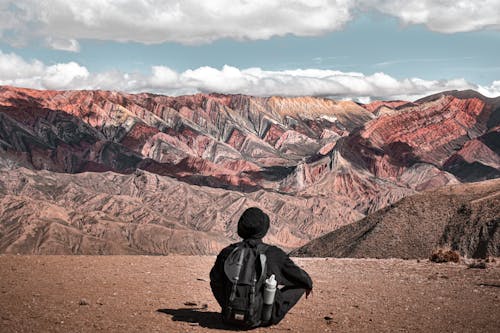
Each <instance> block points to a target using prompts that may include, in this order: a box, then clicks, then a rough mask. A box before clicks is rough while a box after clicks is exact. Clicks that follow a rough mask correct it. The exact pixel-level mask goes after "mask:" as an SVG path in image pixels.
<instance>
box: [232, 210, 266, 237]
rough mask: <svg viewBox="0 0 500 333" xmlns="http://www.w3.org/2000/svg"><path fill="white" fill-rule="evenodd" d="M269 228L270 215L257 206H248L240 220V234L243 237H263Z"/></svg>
mask: <svg viewBox="0 0 500 333" xmlns="http://www.w3.org/2000/svg"><path fill="white" fill-rule="evenodd" d="M268 229H269V216H268V215H267V214H266V213H264V212H263V211H262V210H260V209H259V208H257V207H251V208H248V209H247V210H245V211H244V212H243V214H242V215H241V217H240V220H239V221H238V235H239V236H240V237H241V238H243V239H247V238H255V239H258V238H262V237H264V236H265V235H266V233H267V230H268Z"/></svg>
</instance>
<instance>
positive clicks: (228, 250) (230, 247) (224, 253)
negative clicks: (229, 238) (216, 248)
mask: <svg viewBox="0 0 500 333" xmlns="http://www.w3.org/2000/svg"><path fill="white" fill-rule="evenodd" d="M238 244H239V242H238V243H233V244H229V245H228V246H226V247H225V248H223V249H222V250H221V251H220V252H219V256H227V255H229V254H230V253H231V251H233V250H234V248H235V247H236V246H238Z"/></svg>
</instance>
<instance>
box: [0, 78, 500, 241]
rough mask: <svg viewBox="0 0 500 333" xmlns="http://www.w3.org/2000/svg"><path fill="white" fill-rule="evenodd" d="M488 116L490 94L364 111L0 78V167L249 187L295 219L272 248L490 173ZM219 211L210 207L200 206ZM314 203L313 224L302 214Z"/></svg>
mask: <svg viewBox="0 0 500 333" xmlns="http://www.w3.org/2000/svg"><path fill="white" fill-rule="evenodd" d="M499 112H500V99H498V98H497V99H488V98H485V97H484V96H481V95H479V94H477V93H475V92H447V93H443V94H438V95H434V96H430V97H428V98H425V99H422V100H419V101H416V102H414V103H404V102H402V101H396V102H374V103H371V104H370V105H368V106H366V108H363V107H362V106H360V105H358V104H356V103H354V102H349V101H333V100H330V99H325V98H314V97H297V98H283V97H269V98H261V97H251V96H244V95H227V96H226V95H221V94H197V95H192V96H179V97H169V96H160V95H153V94H146V93H142V94H125V93H118V92H108V91H37V90H30V89H20V88H12V87H0V167H2V168H14V167H16V166H24V167H29V168H34V169H40V170H43V169H45V170H51V171H56V172H60V173H82V172H86V171H93V172H100V173H105V172H107V171H112V172H118V173H126V174H132V173H134V172H136V171H137V170H138V169H142V170H146V171H148V172H150V173H152V174H156V175H159V176H168V177H172V178H176V179H177V180H181V181H183V182H185V183H188V184H192V185H197V186H208V187H218V188H223V189H231V190H237V191H243V192H255V193H252V194H248V195H250V196H251V195H256V196H259V200H257V199H255V203H258V204H259V205H263V206H265V207H270V208H269V210H270V211H273V212H276V216H278V214H283V215H284V216H287V218H289V219H300V220H301V221H302V222H300V223H301V224H300V226H297V225H296V226H294V227H291V226H289V225H285V224H283V225H280V227H279V230H275V233H274V234H273V235H275V237H276V238H275V240H276V242H281V243H280V244H284V243H287V242H288V243H289V244H295V245H297V244H302V242H304V241H305V240H308V239H310V237H312V236H316V235H319V234H321V233H324V232H327V231H331V230H333V229H335V228H337V227H339V226H340V225H342V224H344V223H348V222H351V221H353V220H355V219H357V218H360V217H362V216H363V215H365V214H367V213H370V212H373V211H375V210H377V209H380V208H383V207H386V206H387V205H390V204H391V203H393V202H395V201H397V200H399V199H401V198H402V197H405V196H407V195H410V194H413V193H415V192H416V191H423V190H429V189H433V188H436V187H440V186H443V185H447V184H454V183H457V182H458V180H457V178H458V179H460V180H461V181H474V180H481V179H485V178H496V177H500V170H499V157H498V154H499V151H500V147H499V144H498V139H499V133H500V132H499V130H498V129H499V128H500V124H499V120H500V116H499ZM455 176H456V177H457V178H456V177H455ZM184 185H185V184H184ZM185 186H187V187H189V186H188V185H185ZM190 191H191V190H190ZM274 192H285V193H287V195H288V196H287V198H289V199H290V200H292V199H293V198H295V199H297V200H299V201H300V205H306V206H307V207H308V208H307V209H306V210H300V211H301V213H300V214H299V213H297V212H298V211H299V210H297V209H295V208H293V209H292V208H290V207H289V209H292V211H294V212H296V214H295V215H293V216H292V215H290V214H291V213H290V212H289V211H287V210H283V209H282V208H281V207H276V206H275V205H274V204H273V203H272V202H271V201H272V200H274V199H276V198H277V197H274V196H273V195H274V194H275V193H274ZM190 193H191V192H190ZM273 193H274V194H273ZM0 194H1V191H0ZM210 195H212V194H207V196H210ZM169 196H170V197H169ZM168 198H173V197H172V196H171V194H166V200H170V199H168ZM261 199H262V200H261ZM281 199H282V198H281V197H280V199H279V200H281ZM295 199H293V200H295ZM172 200H174V199H172ZM200 200H205V199H200ZM276 200H278V199H276ZM236 201H237V200H236ZM280 202H281V201H280ZM312 202H315V203H314V204H313V203H312ZM194 204H197V203H194ZM235 205H237V204H236V203H235ZM300 205H299V206H300ZM316 205H317V206H316ZM328 205H330V207H329V208H326V206H328ZM224 209H228V208H227V207H226V208H221V207H220V206H218V207H214V208H213V214H216V213H217V212H218V211H224ZM301 209H302V208H301ZM238 211H239V210H238ZM325 211H328V212H329V213H328V216H327V217H325V216H323V219H322V221H323V222H321V223H319V222H318V223H316V222H314V223H313V222H312V221H316V220H315V219H313V218H311V216H309V215H308V214H325V213H324V212H325ZM320 217H321V216H320ZM209 218H212V216H209ZM217 220H218V221H221V220H220V218H219V217H217ZM190 223H191V222H190V221H189V219H188V218H186V220H185V223H184V225H185V226H188V228H192V229H193V228H194V229H195V230H198V231H199V230H202V229H203V228H205V226H203V227H201V226H198V225H197V226H193V225H191V224H190ZM294 223H295V222H294ZM297 223H298V222H297ZM223 225H224V223H223V222H220V225H218V226H217V227H215V226H211V227H206V231H207V232H208V231H210V232H211V231H214V232H219V231H221V230H223V228H225V227H224V226H223ZM200 228H201V229H200ZM213 228H215V229H213ZM58 230H59V229H58ZM203 230H205V229H203ZM224 230H226V229H224ZM226 231H227V230H226ZM197 235H198V234H197ZM226 236H228V237H234V234H229V233H227V234H226ZM196 237H198V236H196ZM207 242H208V243H207V244H212V245H210V246H214V243H213V241H212V240H209V241H207ZM295 245H290V247H292V246H295ZM207 246H208V245H207Z"/></svg>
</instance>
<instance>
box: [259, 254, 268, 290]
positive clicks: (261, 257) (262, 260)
mask: <svg viewBox="0 0 500 333" xmlns="http://www.w3.org/2000/svg"><path fill="white" fill-rule="evenodd" d="M268 247H269V246H268V245H266V244H259V245H257V252H258V253H259V260H260V268H261V272H260V277H259V279H258V282H259V284H260V283H261V282H262V280H263V279H265V278H266V262H267V256H266V254H265V252H266V251H267V248H268Z"/></svg>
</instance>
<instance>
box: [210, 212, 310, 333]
mask: <svg viewBox="0 0 500 333" xmlns="http://www.w3.org/2000/svg"><path fill="white" fill-rule="evenodd" d="M268 229H269V216H268V215H267V214H266V213H264V212H263V211H262V210H261V209H259V208H257V207H252V208H248V209H247V210H245V211H244V212H243V214H242V215H241V217H240V219H239V221H238V235H239V236H240V237H241V238H243V241H241V242H239V243H234V244H231V245H229V246H228V247H226V248H224V249H223V250H222V251H221V252H220V253H219V255H218V256H217V259H216V260H215V264H214V266H213V268H212V269H211V271H210V286H211V289H212V292H213V294H214V296H215V298H216V300H217V302H218V303H219V305H220V307H221V309H222V315H223V319H224V320H225V319H226V317H227V311H228V310H227V309H228V307H229V308H230V304H229V303H230V301H229V300H230V298H231V297H232V298H233V300H234V297H235V295H234V291H235V289H236V287H233V289H231V288H232V286H233V285H234V284H235V283H236V282H238V278H236V279H235V280H236V282H234V281H230V279H229V278H228V276H227V274H226V273H227V270H228V269H227V263H226V261H228V260H229V259H228V258H229V257H230V256H231V255H232V253H235V251H236V250H235V249H236V248H241V247H246V248H248V249H250V250H253V251H254V253H255V254H254V256H253V257H252V258H253V259H245V260H243V257H241V258H240V263H239V265H240V266H242V264H245V263H247V262H248V261H251V260H253V261H254V262H257V264H255V269H254V268H253V267H254V266H251V269H253V270H254V271H255V270H259V269H260V270H264V273H265V277H269V276H271V275H273V274H274V277H275V279H276V281H277V283H278V288H277V290H276V293H275V297H274V302H273V305H272V310H271V317H270V318H268V319H266V320H262V321H259V320H256V321H255V322H252V325H251V326H252V327H257V326H268V325H274V324H277V323H279V322H280V321H281V320H282V319H283V318H284V317H285V315H286V313H287V312H288V311H290V309H291V308H292V307H293V306H294V305H295V304H296V303H297V302H298V301H299V299H300V298H301V297H302V295H304V293H305V294H306V298H307V297H308V296H309V294H310V293H311V292H312V288H313V282H312V280H311V278H310V276H309V275H308V274H307V273H306V272H305V271H304V270H303V269H301V268H300V267H298V266H297V265H296V264H295V263H294V262H293V261H292V260H291V259H290V257H289V256H288V255H287V254H286V253H285V252H284V251H283V250H281V249H280V248H278V247H276V246H272V245H268V244H265V243H263V241H262V238H263V237H264V236H265V235H266V233H267V231H268ZM250 252H251V251H250ZM247 253H248V252H247ZM260 254H263V255H264V256H265V259H264V261H265V263H263V264H261V265H260V266H262V265H264V266H265V268H263V267H259V264H258V261H259V260H258V258H259V256H260ZM251 264H252V265H254V263H253V262H252V263H251ZM225 265H226V271H225ZM239 269H241V268H239ZM238 274H239V273H238ZM259 275H260V273H258V272H257V273H254V275H253V277H254V280H253V281H254V286H253V288H254V291H253V292H254V293H255V292H257V293H258V292H261V290H257V291H255V288H256V287H255V285H256V284H257V289H264V287H263V286H261V285H259V282H256V280H257V278H256V277H258V276H259ZM263 275H264V274H263ZM240 282H242V281H240ZM231 291H233V295H232V296H231V295H230V294H231ZM240 293H241V292H240ZM250 294H251V293H250ZM252 297H255V296H252ZM257 311H261V310H257ZM225 312H226V313H225Z"/></svg>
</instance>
